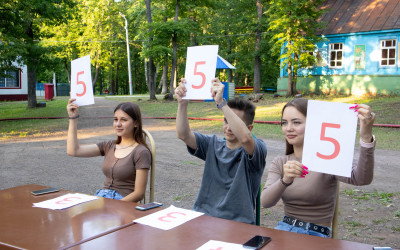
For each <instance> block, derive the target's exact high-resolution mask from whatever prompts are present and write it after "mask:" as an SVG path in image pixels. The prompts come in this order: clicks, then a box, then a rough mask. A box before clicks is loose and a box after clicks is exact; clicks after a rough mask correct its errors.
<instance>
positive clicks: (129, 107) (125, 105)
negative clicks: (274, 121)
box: [114, 102, 151, 152]
mask: <svg viewBox="0 0 400 250" xmlns="http://www.w3.org/2000/svg"><path fill="white" fill-rule="evenodd" d="M117 110H122V111H124V112H125V113H127V114H128V115H129V116H130V117H131V118H132V119H133V120H134V121H136V122H137V126H136V127H134V128H133V138H134V139H135V141H136V142H137V143H139V144H142V145H143V146H145V147H146V148H147V149H148V150H149V151H150V152H151V150H150V149H149V147H148V145H147V144H146V139H145V137H144V135H143V128H142V126H143V124H142V113H141V112H140V108H139V106H138V105H137V104H135V103H133V102H122V103H120V104H118V106H117V107H116V108H115V109H114V113H115V112H117ZM120 142H121V136H118V137H117V139H116V140H115V144H119V143H120Z"/></svg>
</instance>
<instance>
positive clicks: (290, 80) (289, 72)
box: [286, 61, 293, 97]
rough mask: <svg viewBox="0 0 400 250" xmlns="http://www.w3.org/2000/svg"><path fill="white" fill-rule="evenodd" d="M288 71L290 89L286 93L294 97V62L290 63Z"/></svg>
mask: <svg viewBox="0 0 400 250" xmlns="http://www.w3.org/2000/svg"><path fill="white" fill-rule="evenodd" d="M287 67H288V68H287V71H288V88H287V92H286V96H287V97H289V96H293V85H292V83H293V82H292V73H293V72H292V62H290V61H289V62H288V65H287Z"/></svg>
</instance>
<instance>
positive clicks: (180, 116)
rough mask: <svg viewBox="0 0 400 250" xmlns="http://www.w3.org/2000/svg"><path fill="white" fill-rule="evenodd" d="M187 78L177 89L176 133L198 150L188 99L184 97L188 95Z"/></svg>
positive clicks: (188, 144)
mask: <svg viewBox="0 0 400 250" xmlns="http://www.w3.org/2000/svg"><path fill="white" fill-rule="evenodd" d="M185 84H186V80H185V79H181V83H180V84H179V86H178V87H177V88H176V89H175V95H176V99H177V100H178V112H177V114H176V134H177V136H178V138H179V139H181V140H182V141H183V142H185V143H186V145H187V146H189V147H190V148H191V149H193V150H196V149H197V144H196V136H195V135H194V133H193V132H192V130H191V129H190V126H189V120H188V117H187V107H188V100H183V99H182V98H183V97H184V96H185V95H186V87H185Z"/></svg>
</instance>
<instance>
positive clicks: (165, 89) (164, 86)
mask: <svg viewBox="0 0 400 250" xmlns="http://www.w3.org/2000/svg"><path fill="white" fill-rule="evenodd" d="M165 57H166V58H165V63H164V66H163V75H162V78H161V79H162V81H161V82H162V90H161V94H166V93H167V92H168V55H166V56H165Z"/></svg>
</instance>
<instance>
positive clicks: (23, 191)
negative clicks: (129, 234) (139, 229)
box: [0, 185, 161, 250]
mask: <svg viewBox="0 0 400 250" xmlns="http://www.w3.org/2000/svg"><path fill="white" fill-rule="evenodd" d="M43 188H46V186H41V185H26V186H19V187H15V188H10V189H5V190H0V249H21V248H26V249H40V250H45V249H60V248H66V247H69V246H73V245H74V244H79V243H83V242H85V241H87V240H90V239H93V238H96V237H100V236H102V235H104V234H107V233H111V232H113V231H116V230H119V229H122V228H124V227H126V226H129V225H131V224H133V223H132V221H133V220H135V219H137V218H140V217H142V216H145V215H148V214H150V213H152V212H155V211H158V210H160V209H161V208H158V209H152V210H151V211H139V210H136V209H135V206H136V205H138V204H137V203H132V202H125V201H118V200H112V199H106V198H101V197H99V199H97V200H94V201H89V202H86V203H82V204H79V205H76V206H73V207H70V208H67V209H63V210H51V209H45V208H37V207H32V206H33V203H37V202H41V201H45V200H49V199H53V198H56V197H59V196H61V195H65V194H67V193H73V192H69V191H65V190H61V191H59V192H56V193H50V194H44V195H40V196H34V195H32V194H31V191H33V190H39V189H43Z"/></svg>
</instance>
